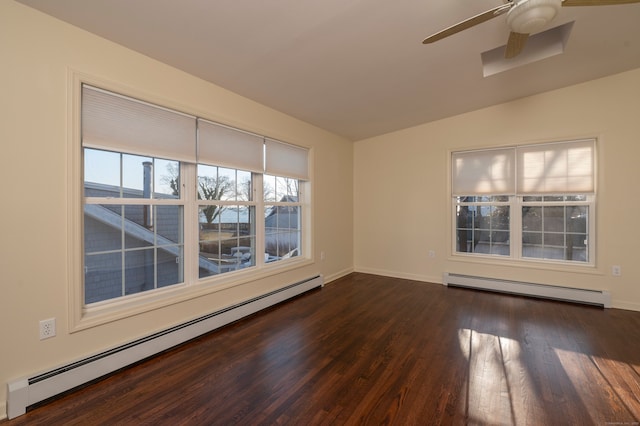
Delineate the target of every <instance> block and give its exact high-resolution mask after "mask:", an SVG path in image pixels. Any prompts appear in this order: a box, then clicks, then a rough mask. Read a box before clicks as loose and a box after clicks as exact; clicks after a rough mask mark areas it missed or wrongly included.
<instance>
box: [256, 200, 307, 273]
mask: <svg viewBox="0 0 640 426" xmlns="http://www.w3.org/2000/svg"><path fill="white" fill-rule="evenodd" d="M264 224H265V252H266V255H265V259H267V260H268V261H269V262H272V261H275V260H281V259H288V258H290V257H295V256H299V255H300V254H301V253H300V208H299V206H282V205H270V206H265V218H264Z"/></svg>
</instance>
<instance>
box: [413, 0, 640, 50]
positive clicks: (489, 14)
mask: <svg viewBox="0 0 640 426" xmlns="http://www.w3.org/2000/svg"><path fill="white" fill-rule="evenodd" d="M638 1H640V0H638ZM512 6H513V3H511V2H509V3H507V4H502V5H500V6H497V7H494V8H493V9H490V10H487V11H486V12H483V13H480V14H479V15H476V16H473V17H471V18H469V19H467V20H465V21H462V22H459V23H457V24H455V25H452V26H450V27H448V28H445V29H444V30H442V31H439V32H437V33H435V34H433V35H430V36H429V37H427V38H425V39H424V40H423V41H422V43H423V44H427V43H433V42H434V41H438V40H442V39H443V38H445V37H449V36H450V35H453V34H456V33H459V32H460V31H462V30H466V29H467V28H471V27H473V26H476V25H478V24H481V23H483V22H485V21H488V20H489V19H493V18H495V17H496V16H499V15H502V14H503V13H505V12H507V11H509V9H511V7H512Z"/></svg>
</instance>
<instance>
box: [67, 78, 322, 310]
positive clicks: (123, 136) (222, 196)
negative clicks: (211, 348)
mask: <svg viewBox="0 0 640 426" xmlns="http://www.w3.org/2000/svg"><path fill="white" fill-rule="evenodd" d="M78 84H79V86H80V88H79V90H80V96H79V100H80V106H79V108H78V109H79V111H80V114H79V118H80V129H81V130H80V132H79V136H80V139H81V143H80V150H81V154H80V156H79V158H80V166H81V170H82V172H81V173H80V175H81V176H82V192H81V199H82V200H81V202H80V204H81V206H82V215H81V218H82V221H81V225H80V231H79V232H80V235H81V241H82V246H81V247H82V249H81V251H82V253H81V260H80V261H79V262H77V264H78V265H81V268H82V273H81V274H80V276H81V280H80V281H81V282H80V283H78V286H79V291H76V293H77V294H80V295H81V297H78V298H76V299H77V300H75V302H74V303H79V304H80V305H81V306H79V309H78V310H79V311H81V312H95V311H96V309H97V310H100V309H103V308H105V307H106V310H105V312H107V311H108V312H111V313H113V312H114V311H117V310H118V309H120V308H124V309H126V310H127V311H128V312H135V311H136V309H137V310H138V311H141V310H144V301H145V298H149V300H152V299H153V300H154V301H157V300H158V297H159V296H158V295H160V297H162V294H164V293H163V291H166V290H167V289H169V290H178V291H180V289H189V288H211V289H215V288H216V286H218V287H219V284H220V285H222V286H228V285H235V284H233V283H241V282H246V281H248V280H251V279H255V278H258V277H260V276H263V275H264V274H265V273H266V274H269V272H268V271H269V269H273V268H274V265H275V264H277V265H281V266H280V268H281V267H282V265H284V266H285V267H286V265H290V266H291V267H296V264H299V263H300V262H304V261H305V260H306V261H309V260H310V257H309V251H308V250H304V249H303V247H309V246H310V235H311V233H310V225H309V222H308V221H305V220H301V218H302V217H303V215H305V212H306V211H308V210H310V205H309V203H310V199H311V198H310V197H309V196H308V189H309V187H310V179H309V166H308V162H309V157H308V149H306V148H303V147H299V146H295V145H291V144H287V143H284V142H281V141H276V140H273V139H268V138H266V137H264V136H260V135H257V134H253V133H250V132H246V131H243V130H240V129H235V128H232V127H229V126H225V125H222V124H219V123H215V122H212V121H208V120H206V119H203V118H199V117H195V116H193V115H189V114H184V113H181V112H179V111H175V110H172V109H169V108H166V107H163V106H159V105H155V104H152V103H148V102H145V101H140V100H138V99H135V98H132V97H128V96H125V95H122V94H117V93H114V92H112V91H108V90H105V89H101V88H98V87H96V86H95V85H89V84H84V83H83V82H78ZM280 163H282V164H280ZM268 173H278V177H277V178H275V177H274V175H273V174H268ZM274 179H275V180H274ZM272 182H273V183H274V184H276V186H277V188H274V191H273V192H271V189H270V185H271V183H272ZM282 182H284V187H286V188H288V189H287V191H289V192H286V193H283V192H282V191H283V190H282V188H283V184H282ZM271 194H278V196H281V198H280V199H277V200H274V199H272V198H270V197H271ZM284 210H288V211H289V212H293V211H295V215H289V216H291V217H287V219H286V220H284V219H283V218H284V216H285V215H284V214H283V211H284ZM263 213H264V216H265V219H264V220H263V219H261V218H260V215H261V214H263ZM270 216H277V217H278V220H277V221H276V226H275V229H276V231H275V234H277V237H276V239H275V241H276V250H272V247H271V246H270V242H271V241H272V240H273V238H272V237H273V235H272V234H274V232H273V230H272V229H270V227H269V224H270V223H271V220H270V219H268V217H270ZM293 216H295V217H296V218H297V220H294V219H293ZM291 236H294V237H291ZM287 237H290V238H289V240H288V242H287V243H286V244H285V239H287ZM285 247H286V248H288V249H289V250H288V251H287V252H284V249H285ZM278 270H279V269H278ZM239 274H240V275H239ZM227 276H229V277H231V276H234V278H232V279H231V280H226V279H225V277H227ZM238 277H240V278H238ZM229 283H232V284H229ZM203 286H204V287H203ZM212 291H213V290H212ZM199 294H200V293H199ZM147 295H148V296H147ZM174 295H175V293H173V294H168V295H167V298H171V297H173V296H174ZM130 301H131V302H135V303H134V305H135V306H136V307H137V308H136V309H133V310H131V306H134V305H131V304H128V302H130ZM166 303H171V302H170V300H169V301H167V302H166ZM130 305H131V306H130Z"/></svg>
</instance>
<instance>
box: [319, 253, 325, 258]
mask: <svg viewBox="0 0 640 426" xmlns="http://www.w3.org/2000/svg"><path fill="white" fill-rule="evenodd" d="M324 259H325V257H324V252H323V251H321V252H320V260H324Z"/></svg>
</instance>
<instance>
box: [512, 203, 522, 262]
mask: <svg viewBox="0 0 640 426" xmlns="http://www.w3.org/2000/svg"><path fill="white" fill-rule="evenodd" d="M509 209H510V210H511V213H510V214H509V216H510V218H511V220H510V225H509V236H510V238H511V258H513V259H521V258H522V197H520V196H518V195H511V196H510V197H509Z"/></svg>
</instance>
